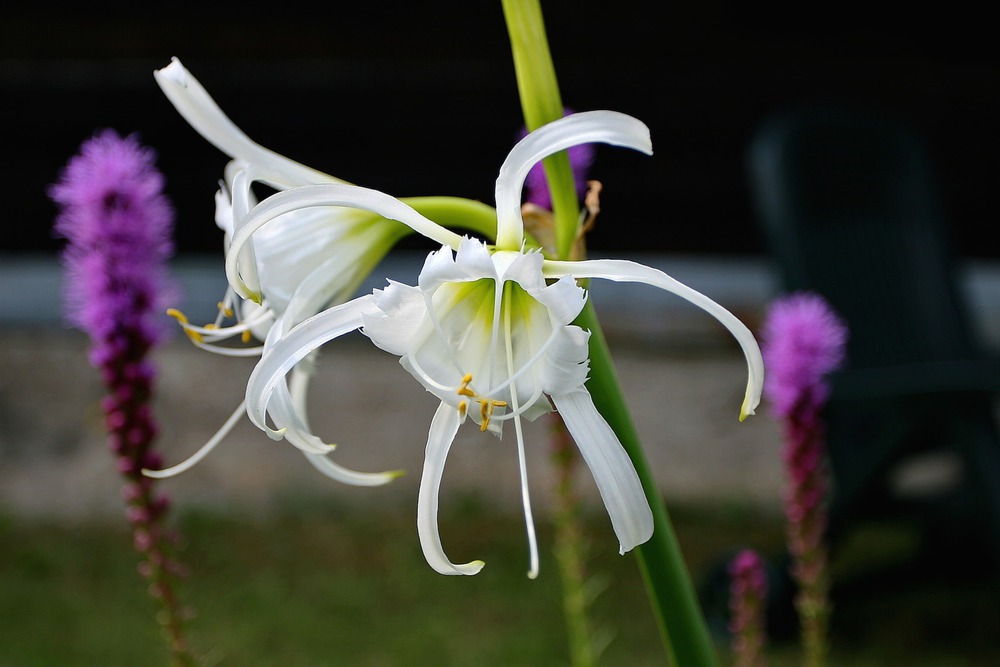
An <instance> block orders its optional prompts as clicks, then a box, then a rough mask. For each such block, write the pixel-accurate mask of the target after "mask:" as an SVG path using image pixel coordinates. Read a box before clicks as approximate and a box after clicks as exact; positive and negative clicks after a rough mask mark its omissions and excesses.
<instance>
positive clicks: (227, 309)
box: [217, 301, 233, 317]
mask: <svg viewBox="0 0 1000 667" xmlns="http://www.w3.org/2000/svg"><path fill="white" fill-rule="evenodd" d="M217 305H218V308H219V312H220V313H222V314H223V315H225V316H226V317H232V316H233V309H232V308H230V307H229V306H227V305H226V304H224V303H223V302H221V301H220V302H219V303H218V304H217Z"/></svg>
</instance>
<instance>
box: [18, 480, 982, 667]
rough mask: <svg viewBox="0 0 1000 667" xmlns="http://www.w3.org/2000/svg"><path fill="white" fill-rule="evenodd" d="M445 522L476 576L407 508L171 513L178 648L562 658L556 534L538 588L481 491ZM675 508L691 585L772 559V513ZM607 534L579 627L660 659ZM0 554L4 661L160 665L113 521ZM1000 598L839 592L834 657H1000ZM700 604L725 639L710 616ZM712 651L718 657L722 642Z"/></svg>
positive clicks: (435, 660) (29, 535)
mask: <svg viewBox="0 0 1000 667" xmlns="http://www.w3.org/2000/svg"><path fill="white" fill-rule="evenodd" d="M446 511H448V512H450V513H446V514H443V515H442V520H441V526H442V533H443V536H444V541H445V544H446V547H447V548H448V550H449V553H450V555H452V557H453V559H455V560H458V559H462V558H473V557H482V558H483V559H484V560H486V562H487V566H486V568H485V569H484V570H483V572H482V573H480V574H479V575H477V576H475V577H444V576H441V575H438V574H436V573H435V572H433V571H432V570H431V569H430V568H429V567H427V565H426V564H425V562H424V560H423V557H422V556H421V554H420V549H419V546H418V543H417V538H416V531H415V527H414V525H413V517H411V516H409V515H408V514H406V513H405V512H394V513H389V512H388V511H387V510H385V509H379V510H374V511H372V512H369V513H364V512H362V511H359V509H358V508H357V507H356V506H352V507H351V508H347V507H330V506H324V507H319V506H317V503H316V502H314V501H310V500H309V499H303V498H299V499H296V500H290V501H288V502H286V503H285V504H284V505H283V506H282V508H281V509H280V510H279V511H276V512H274V513H273V514H268V515H266V516H236V515H233V514H229V513H226V514H224V513H216V512H210V511H205V510H199V511H190V510H189V511H186V512H182V513H178V515H177V516H176V517H175V518H176V520H177V522H178V525H179V528H180V531H181V533H182V534H183V536H184V541H183V544H182V551H181V554H182V559H183V561H184V562H185V563H186V564H187V565H188V567H189V568H190V572H189V574H188V576H187V577H186V578H185V579H184V580H183V582H182V584H181V588H180V593H181V596H182V598H183V599H184V600H185V602H186V603H187V604H189V605H190V607H191V609H192V612H193V617H192V619H191V621H190V623H189V625H188V635H189V638H190V641H191V643H192V644H193V646H194V647H195V649H196V650H197V652H198V653H199V654H200V655H201V656H202V658H203V659H202V661H201V664H203V665H206V666H208V665H238V666H241V667H242V666H245V665H252V666H259V667H266V666H269V665H275V666H278V665H280V666H282V667H296V666H301V667H311V666H314V665H316V666H318V665H351V666H355V665H357V666H360V667H364V666H372V667H375V666H383V665H407V666H411V665H435V666H448V665H519V666H520V665H524V666H532V665H545V666H552V665H568V664H569V661H568V658H567V655H568V654H567V651H566V634H565V631H564V626H563V618H562V611H561V600H560V580H559V573H558V570H557V567H556V562H555V560H554V557H553V555H552V548H551V544H552V541H551V537H552V535H551V527H550V526H549V525H548V524H547V523H544V522H543V523H540V525H539V532H540V541H541V546H542V563H541V575H540V576H539V578H538V579H537V580H535V581H531V580H529V579H528V578H527V577H526V576H525V572H526V569H527V554H526V547H525V543H524V539H523V527H522V524H521V522H520V519H519V517H512V516H505V515H497V514H495V513H494V512H492V511H491V510H490V507H489V506H488V505H487V504H486V503H485V502H482V501H480V500H478V499H476V498H469V499H466V500H465V501H464V502H461V503H452V504H450V506H449V508H448V510H446ZM671 511H672V512H673V515H674V516H673V519H674V521H675V524H676V527H677V532H678V536H679V539H680V541H681V544H682V548H683V549H684V553H685V555H686V556H687V558H688V559H689V561H690V563H691V568H692V571H693V572H694V573H695V577H696V580H698V581H699V582H702V583H706V582H707V581H708V580H710V578H711V572H712V570H713V568H717V567H718V566H719V564H720V563H721V562H724V560H725V556H726V554H727V553H729V552H731V550H732V549H733V548H735V547H736V546H739V545H743V544H749V545H752V546H754V547H756V548H758V549H761V550H764V551H766V552H771V553H777V552H778V550H780V544H781V533H782V526H781V522H780V518H779V517H774V516H766V515H760V514H759V513H756V512H753V511H750V510H746V509H740V508H733V507H728V508H672V510H671ZM606 522H607V518H606V517H605V516H594V517H588V518H587V520H586V524H585V534H586V540H587V541H588V543H589V545H590V548H589V552H588V553H589V557H588V559H587V567H588V569H589V574H590V575H591V576H592V578H593V583H594V585H595V590H596V591H599V593H598V594H597V595H596V597H595V599H594V602H593V605H592V609H591V613H592V622H593V624H594V626H595V627H596V629H597V631H598V632H599V633H601V636H602V637H603V638H605V639H606V640H607V642H608V643H607V648H606V649H605V651H604V653H603V655H602V659H601V662H600V664H601V665H605V666H609V665H610V666H618V665H626V666H635V667H642V666H645V665H665V664H667V663H666V659H665V657H664V654H663V651H662V647H661V644H660V640H659V637H658V636H657V630H656V627H655V625H654V623H653V620H652V618H651V617H650V613H649V606H648V604H647V602H646V597H645V591H644V589H643V586H642V581H641V577H640V575H639V573H638V570H637V568H636V563H635V559H634V558H633V557H632V556H631V555H626V556H624V557H621V556H618V554H617V549H616V548H615V547H616V545H614V544H612V543H611V542H609V535H610V532H609V529H608V527H607V525H606ZM612 539H613V538H612ZM862 542H863V544H862V545H861V546H860V547H858V548H856V549H854V550H853V551H854V555H853V556H845V557H844V558H845V559H847V560H849V559H853V560H854V561H855V564H854V565H850V563H846V564H842V565H841V566H840V567H841V570H842V571H847V570H848V569H849V568H850V567H854V568H855V569H857V565H856V561H857V560H858V558H859V555H858V554H866V553H867V554H872V553H876V552H878V551H879V550H880V549H881V550H882V551H886V550H891V545H892V544H893V540H892V539H890V538H889V537H886V536H884V535H883V536H881V537H880V536H879V535H874V534H873V535H868V536H866V537H865V538H864V539H863V540H862ZM0 543H2V544H3V548H2V550H0V591H2V592H0V619H2V621H3V622H2V623H0V667H34V666H45V667H51V666H53V665H59V666H60V667H74V666H77V665H79V666H84V665H86V666H94V665H100V666H101V667H117V666H122V667H135V666H140V667H142V666H146V665H151V666H158V665H167V664H168V655H167V653H166V650H165V648H164V645H163V643H162V642H161V641H160V640H159V637H158V636H157V628H156V625H155V624H154V621H153V613H154V610H155V606H154V604H153V603H152V602H151V600H150V599H149V597H148V596H147V595H146V593H145V590H144V588H143V583H142V580H141V579H140V578H139V576H138V575H137V573H136V562H137V558H136V556H135V554H134V553H133V552H132V551H131V547H130V536H129V533H128V530H127V528H126V526H125V522H124V520H122V521H121V522H118V521H112V520H109V519H103V520H98V519H94V520H93V521H89V522H76V523H72V524H67V523H42V522H37V521H36V522H28V521H25V520H22V519H17V518H12V517H9V516H8V517H5V518H3V519H0ZM880 544H881V545H882V546H881V547H880V546H879V545H880ZM844 589H845V590H847V587H846V586H845V588H844ZM997 592H998V589H997V588H996V586H995V585H983V584H982V582H969V583H968V585H966V586H964V587H963V586H962V585H958V584H955V583H950V584H948V585H937V584H934V583H933V582H926V581H911V582H910V583H909V585H905V586H902V587H898V588H895V589H889V588H886V589H882V590H878V591H873V592H871V594H866V593H865V587H864V586H859V587H855V588H854V589H853V591H852V592H851V593H850V595H849V596H846V597H841V598H836V599H835V604H836V609H835V611H834V619H835V623H834V628H833V645H834V651H833V655H832V656H831V661H830V664H831V665H835V666H840V665H859V666H865V665H913V666H928V667H930V666H932V665H933V666H934V667H951V666H955V667H957V666H960V665H961V666H965V665H970V666H971V665H995V664H1000V640H998V639H997V637H996V634H997V630H1000V613H998V603H997V600H998V599H1000V596H998V594H997ZM706 605H707V607H706V608H707V610H708V616H709V617H710V619H711V620H712V622H713V625H714V626H715V627H716V628H717V629H718V628H721V627H722V625H721V624H723V623H724V619H723V618H721V617H719V615H718V613H717V609H716V608H715V606H714V605H713V604H712V603H711V602H706ZM719 642H720V645H719V646H720V660H721V662H722V664H728V661H729V657H728V655H727V650H726V644H725V636H724V635H720V636H719ZM769 657H770V664H771V665H774V666H776V667H777V666H781V665H796V664H798V661H797V660H798V654H797V651H796V645H795V642H794V637H779V638H776V640H775V641H774V642H773V643H772V644H771V647H770V656H769Z"/></svg>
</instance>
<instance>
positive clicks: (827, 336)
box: [762, 292, 847, 417]
mask: <svg viewBox="0 0 1000 667" xmlns="http://www.w3.org/2000/svg"><path fill="white" fill-rule="evenodd" d="M846 342H847V327H846V326H845V325H844V323H843V322H842V321H841V320H840V318H839V317H838V316H837V314H836V313H835V312H834V311H833V309H831V308H830V306H829V305H828V304H827V302H826V301H825V300H824V299H823V298H822V297H821V296H819V295H817V294H811V293H808V292H798V293H795V294H792V295H791V296H787V297H784V298H782V299H779V300H777V301H775V303H774V304H772V306H771V309H770V311H769V313H768V316H767V321H766V324H765V327H764V332H763V345H762V352H763V354H764V361H765V366H766V368H767V378H766V379H765V391H766V393H767V395H768V398H769V399H770V400H771V403H772V407H773V409H774V412H775V414H776V415H777V416H778V417H787V416H789V415H790V414H791V413H792V412H793V411H794V410H796V409H797V408H798V406H799V403H800V402H803V401H806V402H809V403H812V404H814V405H820V404H822V403H824V402H825V401H826V398H827V393H828V388H827V383H826V376H827V375H828V374H829V373H831V372H832V371H834V370H836V369H837V368H838V367H839V366H840V365H841V364H842V363H843V360H844V346H845V344H846Z"/></svg>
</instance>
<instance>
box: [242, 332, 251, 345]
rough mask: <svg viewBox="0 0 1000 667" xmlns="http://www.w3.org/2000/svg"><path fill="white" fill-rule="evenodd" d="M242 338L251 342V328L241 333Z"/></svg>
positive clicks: (246, 341) (245, 341)
mask: <svg viewBox="0 0 1000 667" xmlns="http://www.w3.org/2000/svg"><path fill="white" fill-rule="evenodd" d="M240 340H242V341H243V342H244V343H249V342H250V330H249V329H244V330H243V333H242V334H240Z"/></svg>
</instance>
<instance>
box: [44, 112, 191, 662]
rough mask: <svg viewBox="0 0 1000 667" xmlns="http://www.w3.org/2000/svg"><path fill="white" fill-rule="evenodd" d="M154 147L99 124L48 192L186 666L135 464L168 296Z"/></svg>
mask: <svg viewBox="0 0 1000 667" xmlns="http://www.w3.org/2000/svg"><path fill="white" fill-rule="evenodd" d="M154 158H155V156H154V154H153V152H152V151H151V150H150V149H148V148H144V147H142V146H140V144H139V142H138V139H137V138H136V137H135V136H130V137H127V138H124V139H123V138H121V137H119V136H118V135H117V134H116V133H115V132H113V131H111V130H105V131H104V132H101V133H99V134H97V135H95V136H94V137H93V138H91V139H89V140H87V141H85V142H84V143H83V145H82V146H81V148H80V153H79V154H78V155H76V156H74V157H73V158H72V159H71V160H70V161H69V163H68V164H67V166H66V168H65V169H64V170H63V171H62V173H61V174H60V178H59V181H58V182H57V183H55V184H54V185H53V186H52V188H51V190H50V193H49V194H50V196H51V197H52V199H53V200H54V201H55V202H56V203H57V204H58V205H59V206H60V213H59V216H58V218H57V219H56V226H55V230H56V232H57V233H58V234H60V235H62V236H64V237H65V238H66V239H67V240H68V241H69V243H68V245H67V246H66V249H65V251H64V252H63V262H64V264H65V269H66V300H67V313H68V318H69V320H70V321H71V322H72V323H73V324H74V325H76V326H77V327H79V328H80V329H82V330H83V331H84V332H86V333H87V334H88V335H89V336H90V340H91V348H90V360H91V363H92V364H93V365H94V366H95V367H97V368H98V369H99V370H100V372H101V377H102V379H103V381H104V385H105V387H106V389H107V392H108V393H107V395H106V396H105V397H104V399H103V400H102V408H103V410H104V415H105V427H106V429H107V432H108V437H109V442H110V446H111V450H112V452H113V453H114V456H115V460H116V464H117V468H118V471H119V472H120V473H121V475H122V476H123V477H124V478H125V486H124V488H123V492H122V493H123V497H124V500H125V503H126V516H127V518H128V520H129V523H130V524H131V527H132V535H133V543H134V545H135V548H136V550H137V551H138V552H139V553H140V554H142V556H143V562H142V563H141V564H140V566H139V571H140V573H141V574H142V575H143V576H144V577H145V578H146V579H147V581H148V582H149V593H150V595H151V596H152V597H153V598H154V599H156V600H157V602H158V603H159V605H160V608H161V610H160V613H159V614H157V619H158V621H159V623H160V624H161V625H162V627H163V630H164V634H165V637H166V639H167V642H168V645H169V648H170V652H171V656H172V658H173V662H174V664H175V665H178V666H187V665H194V664H195V662H194V659H193V657H192V655H191V653H190V651H189V649H188V647H187V643H186V641H185V638H184V632H183V618H184V615H183V614H182V613H181V609H180V605H179V603H178V600H177V595H176V594H175V592H174V587H173V580H174V578H175V577H177V576H178V575H180V574H181V566H180V565H179V563H178V562H177V560H176V559H175V557H174V555H173V553H172V552H173V547H174V542H175V538H174V536H173V535H172V534H170V533H168V532H167V529H166V528H165V527H164V517H165V515H166V513H167V508H168V507H169V502H168V499H167V497H166V496H165V495H162V494H157V493H156V492H155V491H154V489H153V480H152V479H149V478H147V477H145V476H143V474H142V470H143V468H159V467H160V463H161V462H160V459H159V456H158V454H157V453H156V452H155V451H154V450H153V441H154V440H155V438H156V434H157V431H158V428H157V424H156V421H155V419H154V418H153V412H152V408H151V402H152V395H153V384H154V378H155V371H154V368H153V365H152V363H151V362H150V361H149V360H148V359H147V356H148V354H149V352H150V351H151V349H152V348H153V346H154V345H155V344H156V343H157V342H158V341H159V340H160V338H161V336H162V332H163V329H162V322H158V321H157V320H156V317H157V316H159V317H160V318H161V319H162V318H163V313H164V310H165V308H164V304H165V302H166V300H167V299H172V298H173V289H172V287H171V283H170V281H169V280H167V277H166V262H167V259H169V257H170V255H171V253H172V250H173V246H172V243H171V240H170V237H171V234H172V228H173V210H172V208H171V207H170V204H169V202H168V201H167V199H166V197H165V196H164V195H163V193H162V189H163V176H162V175H161V174H160V173H159V171H157V170H156V168H155V166H154Z"/></svg>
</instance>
